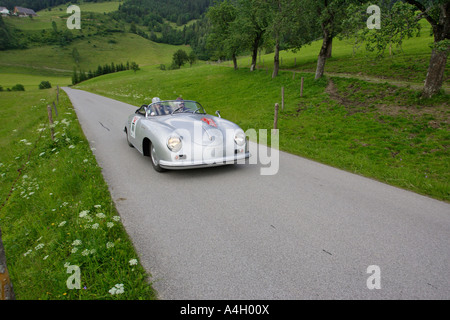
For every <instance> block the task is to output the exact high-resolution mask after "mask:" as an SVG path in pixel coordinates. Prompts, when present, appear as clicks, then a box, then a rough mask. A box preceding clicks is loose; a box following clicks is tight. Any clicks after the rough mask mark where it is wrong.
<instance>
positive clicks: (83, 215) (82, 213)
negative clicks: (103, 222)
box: [78, 210, 89, 218]
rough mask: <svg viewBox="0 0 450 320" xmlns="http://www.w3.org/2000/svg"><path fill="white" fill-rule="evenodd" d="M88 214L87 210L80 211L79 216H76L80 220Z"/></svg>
mask: <svg viewBox="0 0 450 320" xmlns="http://www.w3.org/2000/svg"><path fill="white" fill-rule="evenodd" d="M88 213H89V210H84V211H81V212H80V214H79V215H78V216H79V217H80V218H85V217H86V216H87V215H88Z"/></svg>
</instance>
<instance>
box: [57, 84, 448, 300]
mask: <svg viewBox="0 0 450 320" xmlns="http://www.w3.org/2000/svg"><path fill="white" fill-rule="evenodd" d="M64 90H65V91H66V92H67V93H68V95H69V97H70V99H71V101H72V103H73V105H74V107H75V110H76V113H77V115H78V118H79V120H80V123H81V125H82V128H83V130H84V133H85V135H86V137H87V139H88V140H89V142H90V144H91V146H92V147H95V151H94V154H95V156H96V158H97V161H98V163H99V165H100V166H101V167H102V169H103V175H104V177H105V180H106V182H107V183H108V185H109V187H110V191H111V194H112V197H113V199H114V201H115V203H116V206H117V209H118V210H119V212H120V215H121V217H122V221H123V224H124V226H125V228H126V230H127V232H128V234H129V235H130V238H131V239H132V241H133V243H134V246H135V248H136V250H137V252H138V254H139V257H140V261H141V263H142V265H143V266H144V268H146V269H147V270H148V271H149V272H150V273H151V274H152V281H153V286H154V288H155V289H156V290H157V291H158V293H159V296H160V298H161V299H167V300H170V299H177V300H178V299H219V300H222V299H275V300H277V299H286V300H288V299H450V276H449V270H450V205H449V204H447V203H444V202H440V201H436V200H433V199H430V198H428V197H424V196H421V195H417V194H415V193H412V192H408V191H404V190H401V189H398V188H395V187H392V186H389V185H385V184H382V183H380V182H377V181H374V180H371V179H367V178H364V177H361V176H358V175H354V174H351V173H348V172H345V171H341V170H337V169H335V168H332V167H329V166H325V165H322V164H319V163H316V162H313V161H310V160H306V159H303V158H301V157H297V156H293V155H290V154H286V153H283V152H280V167H279V171H278V173H277V174H276V175H261V174H260V173H261V170H260V169H261V167H263V166H262V165H260V164H242V165H232V166H224V167H215V168H207V169H196V170H186V171H168V172H165V173H157V172H156V171H154V170H153V168H152V166H151V163H150V159H149V158H146V157H143V156H141V154H139V153H138V152H137V151H136V150H135V149H133V148H130V147H129V146H128V145H127V143H126V139H125V134H124V133H123V128H124V124H125V121H126V119H127V117H128V115H129V114H131V113H133V112H134V111H135V110H136V109H137V106H130V105H127V104H124V103H121V102H118V101H115V100H111V99H108V98H105V97H102V96H98V95H95V94H91V93H88V92H84V91H79V90H73V89H69V88H64ZM208 111H209V112H210V113H211V112H214V111H215V110H208ZM224 116H225V115H224ZM254 146H256V145H254ZM260 147H261V146H260ZM374 266H375V267H374ZM368 271H369V272H368ZM369 287H371V288H372V289H369ZM373 287H375V288H373Z"/></svg>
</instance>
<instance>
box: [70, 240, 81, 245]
mask: <svg viewBox="0 0 450 320" xmlns="http://www.w3.org/2000/svg"><path fill="white" fill-rule="evenodd" d="M82 243H83V242H81V240H78V239H77V240H75V241H74V242H72V245H73V246H81V244H82Z"/></svg>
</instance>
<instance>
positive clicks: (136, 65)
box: [130, 61, 141, 73]
mask: <svg viewBox="0 0 450 320" xmlns="http://www.w3.org/2000/svg"><path fill="white" fill-rule="evenodd" d="M130 69H131V70H133V71H134V73H136V71H138V70H141V69H140V68H139V65H138V64H137V63H136V62H134V61H132V62H131V65H130Z"/></svg>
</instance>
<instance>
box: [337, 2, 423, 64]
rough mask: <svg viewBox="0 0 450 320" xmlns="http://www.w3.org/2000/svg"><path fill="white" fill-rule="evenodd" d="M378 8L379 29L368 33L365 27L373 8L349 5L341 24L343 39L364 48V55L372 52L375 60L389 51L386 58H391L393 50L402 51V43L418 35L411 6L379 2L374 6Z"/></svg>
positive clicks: (366, 5) (416, 20)
mask: <svg viewBox="0 0 450 320" xmlns="http://www.w3.org/2000/svg"><path fill="white" fill-rule="evenodd" d="M375 3H376V5H377V6H378V7H379V8H380V13H379V14H380V22H381V23H380V27H379V28H374V29H369V27H368V25H367V19H368V15H367V8H368V6H369V5H371V4H373V2H370V3H364V4H361V5H350V6H349V7H348V8H347V18H346V19H345V20H344V22H343V32H342V33H341V36H342V37H345V38H351V37H354V38H355V45H358V44H360V43H365V44H366V50H367V51H374V52H376V54H377V57H380V58H381V57H383V56H384V53H385V50H386V48H388V47H389V55H392V54H393V50H392V48H393V46H394V45H395V46H397V47H399V48H400V49H401V46H402V43H403V40H404V39H405V38H411V37H413V36H414V35H415V34H418V33H419V31H420V24H419V20H418V19H417V18H416V15H415V12H414V11H415V8H414V7H413V6H411V5H410V4H407V3H404V2H401V1H398V2H396V3H394V4H393V5H391V4H389V3H385V2H384V1H382V0H379V1H378V2H375Z"/></svg>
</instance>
